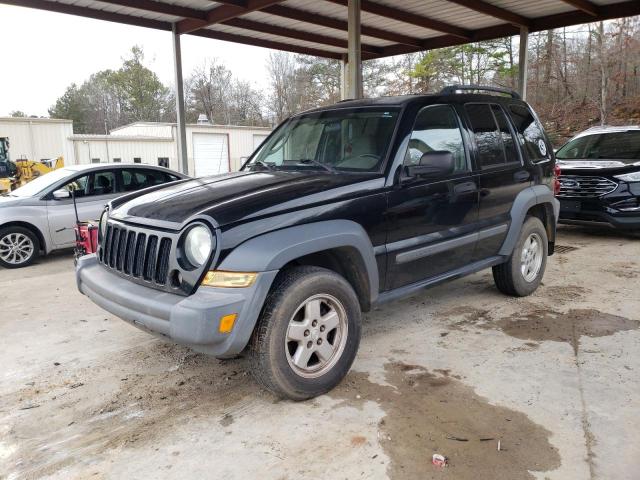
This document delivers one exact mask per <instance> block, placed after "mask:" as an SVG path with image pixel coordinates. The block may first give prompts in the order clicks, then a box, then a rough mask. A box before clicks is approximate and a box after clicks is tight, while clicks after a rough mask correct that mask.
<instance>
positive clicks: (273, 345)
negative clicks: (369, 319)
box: [249, 266, 361, 401]
mask: <svg viewBox="0 0 640 480" xmlns="http://www.w3.org/2000/svg"><path fill="white" fill-rule="evenodd" d="M317 312H319V314H318V313H317ZM360 317H361V312H360V304H359V302H358V297H357V296H356V293H355V292H354V290H353V288H352V287H351V285H350V284H349V282H347V281H346V280H345V279H344V278H343V277H342V276H340V275H338V274H337V273H335V272H333V271H331V270H327V269H325V268H319V267H310V266H302V267H294V268H291V269H288V270H286V271H284V272H282V273H281V274H280V275H279V277H278V278H277V279H276V283H275V284H274V286H273V287H272V289H271V292H270V293H269V295H268V296H267V299H266V301H265V306H264V308H263V311H262V314H261V316H260V319H259V320H258V323H257V325H256V328H255V330H254V332H253V336H252V338H251V341H250V343H249V358H250V363H251V371H252V373H253V375H254V377H255V379H256V380H257V382H258V383H259V384H260V385H262V386H263V387H264V388H266V389H267V390H269V391H271V392H273V393H274V394H275V395H277V396H278V397H281V398H287V399H290V400H296V401H299V400H306V399H308V398H312V397H316V396H318V395H322V394H323V393H326V392H328V391H329V390H331V389H332V388H334V387H335V386H336V385H338V384H339V383H340V382H341V381H342V379H343V378H344V377H345V375H346V374H347V372H348V371H349V369H350V368H351V364H352V363H353V360H354V359H355V356H356V353H357V351H358V346H359V344H360ZM314 319H315V320H316V323H313V320H314ZM334 324H335V325H336V326H335V327H334V326H333V325H334ZM318 342H320V343H318ZM329 349H330V350H331V352H332V353H331V355H329V354H328V353H329V352H330V350H329ZM318 352H319V353H318ZM316 361H317V363H316Z"/></svg>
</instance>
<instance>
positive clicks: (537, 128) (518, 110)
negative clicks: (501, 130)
mask: <svg viewBox="0 0 640 480" xmlns="http://www.w3.org/2000/svg"><path fill="white" fill-rule="evenodd" d="M509 112H510V113H511V119H512V120H513V123H514V125H515V127H516V131H517V133H518V140H519V141H520V144H521V145H522V146H523V147H524V150H525V152H526V154H527V157H528V158H529V160H531V161H532V162H539V161H541V160H546V159H548V158H549V156H550V154H551V149H550V148H549V146H548V144H547V140H546V138H545V135H544V130H543V129H542V125H540V122H539V121H538V120H537V119H536V117H535V116H534V115H533V113H532V112H531V110H529V109H528V108H526V107H524V106H522V105H509Z"/></svg>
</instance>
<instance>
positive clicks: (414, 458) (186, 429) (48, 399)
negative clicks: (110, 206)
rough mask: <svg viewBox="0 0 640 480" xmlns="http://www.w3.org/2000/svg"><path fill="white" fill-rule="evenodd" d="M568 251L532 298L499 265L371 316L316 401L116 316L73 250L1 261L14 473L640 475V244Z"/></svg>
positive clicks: (1, 464)
mask: <svg viewBox="0 0 640 480" xmlns="http://www.w3.org/2000/svg"><path fill="white" fill-rule="evenodd" d="M559 244H560V245H563V246H567V247H573V248H575V249H574V250H571V251H567V252H565V253H559V254H557V255H555V256H553V257H551V259H550V261H549V265H548V268H547V273H546V276H545V279H544V284H543V286H542V287H541V288H540V289H539V290H538V292H537V293H536V294H535V295H533V296H531V297H529V298H525V299H514V298H507V297H505V296H503V295H501V294H499V293H498V292H497V291H496V289H495V288H494V286H493V283H492V279H491V273H490V272H482V273H479V274H476V275H473V276H471V277H469V278H466V279H462V280H458V281H455V282H452V283H449V284H446V285H443V286H440V287H437V288H435V289H432V290H429V291H425V292H423V293H421V294H419V295H415V296H413V297H411V298H409V299H406V300H403V301H399V302H396V303H393V304H389V305H385V306H384V307H381V308H379V309H376V310H375V311H373V312H370V313H368V314H367V315H366V316H365V321H364V329H363V337H362V343H361V348H360V353H359V355H358V358H357V359H356V362H355V364H354V366H353V369H352V371H351V373H350V374H349V375H348V377H347V378H346V380H345V381H344V382H343V383H342V384H341V385H340V386H339V387H338V388H337V389H336V390H334V391H333V392H331V393H330V394H328V395H325V396H322V397H320V398H317V399H314V400H311V401H307V402H303V403H291V402H288V401H278V400H276V399H275V398H274V397H272V396H271V395H270V394H268V393H265V392H263V391H261V390H260V389H259V388H258V387H257V386H256V385H255V384H254V382H253V380H252V378H251V376H250V374H249V372H248V371H247V363H246V361H245V360H242V359H239V360H227V361H219V360H216V359H213V358H209V357H206V356H203V355H200V354H196V353H194V352H192V351H190V350H189V349H186V348H183V347H178V346H174V345H169V344H166V343H163V342H162V341H160V340H157V339H155V338H153V337H151V336H149V335H147V334H145V333H143V332H141V331H139V330H137V329H135V328H133V327H131V326H129V325H127V324H125V323H124V322H122V321H120V320H118V319H117V318H114V317H112V316H111V315H108V314H106V313H105V312H103V311H102V310H101V309H99V308H98V307H96V306H95V305H94V304H93V303H91V302H90V301H89V300H88V299H87V298H85V297H83V296H82V295H80V294H79V293H78V292H77V291H76V287H75V283H74V276H73V263H72V258H71V256H70V255H69V254H62V255H54V256H52V257H49V258H47V259H43V260H42V261H41V262H40V263H39V264H38V265H36V266H34V267H31V268H26V269H21V270H11V271H10V270H2V271H0V290H1V292H2V296H1V297H0V298H1V300H0V338H1V339H2V340H1V342H0V346H1V348H0V365H2V377H1V380H0V478H7V479H18V478H43V477H44V478H60V479H69V478H127V479H136V478H140V479H146V478H185V479H194V478H212V479H218V478H220V479H225V480H231V479H236V478H238V479H240V478H242V479H246V478H261V479H296V480H299V479H362V478H367V479H384V478H391V479H405V478H406V479H412V480H413V479H429V478H438V479H440V478H443V479H492V480H493V479H509V480H513V479H521V478H537V479H612V478H615V479H616V480H624V479H637V478H638V475H640V473H639V472H640V331H639V330H638V327H639V325H640V323H639V322H638V321H639V320H640V295H639V293H638V292H639V291H640V288H639V287H640V266H639V265H638V262H639V261H640V260H639V259H640V240H637V239H636V240H634V239H630V238H627V237H624V236H621V235H619V234H616V233H613V232H609V231H598V230H585V229H583V228H578V227H561V228H560V232H559ZM498 445H500V450H498ZM434 453H440V454H442V455H445V456H447V457H448V458H449V466H448V467H447V468H444V469H442V468H440V467H436V466H433V465H432V464H431V458H432V455H433V454H434Z"/></svg>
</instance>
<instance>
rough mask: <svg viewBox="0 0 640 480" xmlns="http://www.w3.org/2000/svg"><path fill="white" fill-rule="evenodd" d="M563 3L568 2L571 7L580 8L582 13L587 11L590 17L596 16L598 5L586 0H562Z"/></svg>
mask: <svg viewBox="0 0 640 480" xmlns="http://www.w3.org/2000/svg"><path fill="white" fill-rule="evenodd" d="M562 1H563V2H564V3H568V4H569V5H571V6H572V7H575V8H577V9H578V10H582V11H583V12H584V13H588V14H589V15H591V16H592V17H597V16H598V14H599V8H598V5H596V4H595V3H591V2H589V1H587V0H562Z"/></svg>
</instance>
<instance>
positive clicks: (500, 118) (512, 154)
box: [491, 105, 519, 162]
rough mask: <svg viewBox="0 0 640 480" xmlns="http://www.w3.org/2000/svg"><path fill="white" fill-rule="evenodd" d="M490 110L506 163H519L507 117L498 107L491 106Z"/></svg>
mask: <svg viewBox="0 0 640 480" xmlns="http://www.w3.org/2000/svg"><path fill="white" fill-rule="evenodd" d="M491 110H492V111H493V115H494V116H495V118H496V122H497V123H498V132H499V133H500V139H501V140H502V145H503V146H504V153H505V155H506V156H507V162H517V161H519V157H518V150H517V148H516V141H515V139H514V138H513V133H512V132H511V128H510V127H509V121H508V120H507V117H506V115H505V113H504V111H503V110H502V108H500V107H499V106H498V105H491Z"/></svg>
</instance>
